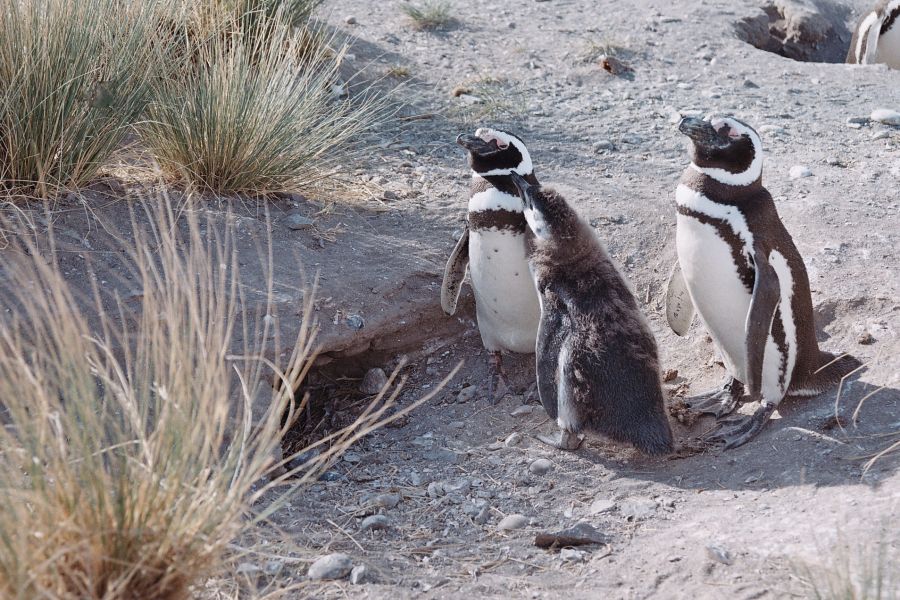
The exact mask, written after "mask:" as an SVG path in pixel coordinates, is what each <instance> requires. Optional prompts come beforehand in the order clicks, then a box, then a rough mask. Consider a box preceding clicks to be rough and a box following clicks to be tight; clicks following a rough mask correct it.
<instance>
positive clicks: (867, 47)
mask: <svg viewBox="0 0 900 600" xmlns="http://www.w3.org/2000/svg"><path fill="white" fill-rule="evenodd" d="M846 62H847V63H849V64H858V65H870V64H875V63H885V64H887V65H888V66H889V67H890V68H892V69H900V0H880V1H879V2H878V3H877V4H876V5H875V6H874V7H873V8H872V10H871V11H870V12H868V13H866V15H865V16H864V17H863V18H862V19H860V20H859V23H858V24H857V25H856V29H855V30H854V31H853V37H852V38H851V40H850V49H849V50H848V51H847V60H846Z"/></svg>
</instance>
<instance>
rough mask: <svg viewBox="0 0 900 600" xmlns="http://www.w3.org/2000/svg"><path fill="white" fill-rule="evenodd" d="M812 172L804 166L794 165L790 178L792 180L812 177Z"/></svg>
mask: <svg viewBox="0 0 900 600" xmlns="http://www.w3.org/2000/svg"><path fill="white" fill-rule="evenodd" d="M812 174H813V173H812V171H810V170H809V167H805V166H803V165H794V166H793V167H791V172H790V176H791V179H802V178H803V177H812Z"/></svg>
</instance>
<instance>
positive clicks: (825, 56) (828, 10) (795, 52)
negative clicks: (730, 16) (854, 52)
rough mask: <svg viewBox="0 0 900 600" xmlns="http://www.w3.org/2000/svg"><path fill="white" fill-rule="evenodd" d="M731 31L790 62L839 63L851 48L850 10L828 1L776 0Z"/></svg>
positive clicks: (745, 40)
mask: <svg viewBox="0 0 900 600" xmlns="http://www.w3.org/2000/svg"><path fill="white" fill-rule="evenodd" d="M762 11H763V12H762V14H759V15H756V16H753V17H745V18H744V19H741V20H740V21H738V22H737V23H735V25H734V28H735V32H736V34H737V37H738V38H739V39H740V40H742V41H744V42H747V43H748V44H750V45H752V46H755V47H757V48H759V49H760V50H765V51H766V52H772V53H775V54H778V55H780V56H784V57H786V58H790V59H792V60H799V61H803V62H825V63H842V62H844V60H845V58H846V56H847V48H849V47H850V30H849V29H848V28H847V19H848V17H849V15H850V9H849V8H848V7H846V6H841V5H839V4H836V3H834V2H830V1H828V0H817V1H802V0H776V1H775V2H774V3H771V4H767V5H765V6H763V7H762Z"/></svg>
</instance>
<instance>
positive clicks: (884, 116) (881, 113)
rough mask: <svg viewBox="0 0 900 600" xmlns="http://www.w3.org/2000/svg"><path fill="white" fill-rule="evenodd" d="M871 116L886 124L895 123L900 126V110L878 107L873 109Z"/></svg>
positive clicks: (872, 118)
mask: <svg viewBox="0 0 900 600" xmlns="http://www.w3.org/2000/svg"><path fill="white" fill-rule="evenodd" d="M869 118H870V119H871V120H873V121H877V122H879V123H884V124H885V125H894V126H898V127H900V112H897V111H896V110H891V109H889V108H876V109H875V110H873V111H872V114H871V115H870V116H869Z"/></svg>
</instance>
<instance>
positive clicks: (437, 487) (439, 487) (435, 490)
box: [427, 481, 447, 498]
mask: <svg viewBox="0 0 900 600" xmlns="http://www.w3.org/2000/svg"><path fill="white" fill-rule="evenodd" d="M427 493H428V497H429V498H440V497H441V496H443V495H444V494H446V493H447V491H446V490H445V489H444V484H443V483H441V482H440V481H432V482H431V483H429V484H428V490H427Z"/></svg>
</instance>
